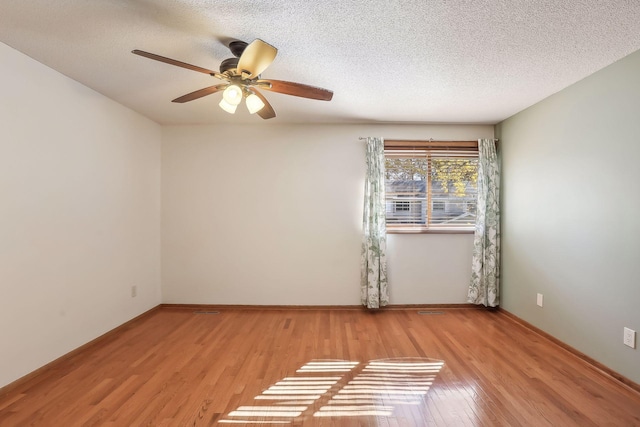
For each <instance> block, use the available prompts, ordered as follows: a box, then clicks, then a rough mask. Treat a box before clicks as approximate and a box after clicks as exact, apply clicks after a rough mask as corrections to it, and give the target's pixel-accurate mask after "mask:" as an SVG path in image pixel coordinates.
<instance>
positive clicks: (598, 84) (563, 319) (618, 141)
mask: <svg viewBox="0 0 640 427" xmlns="http://www.w3.org/2000/svg"><path fill="white" fill-rule="evenodd" d="M497 134H498V136H499V137H500V139H501V143H500V144H501V148H502V165H503V175H502V178H503V212H502V219H503V221H502V225H503V228H502V237H503V240H502V251H503V257H502V265H503V269H502V306H503V307H504V308H506V309H507V310H509V311H511V312H513V313H514V314H516V315H518V316H519V317H521V318H523V319H525V320H526V321H528V322H531V323H533V324H534V325H535V326H537V327H539V328H541V329H543V330H544V331H546V332H548V333H550V334H551V335H553V336H555V337H557V338H558V339H560V340H561V341H563V342H565V343H567V344H569V345H571V346H572V347H574V348H576V349H578V350H579V351H581V352H584V353H585V354H587V355H588V356H590V357H592V358H594V359H596V360H598V361H599V362H601V363H604V364H605V365H607V366H608V367H610V368H612V369H614V370H615V371H617V372H619V373H621V374H622V375H625V376H626V377H628V378H630V379H631V380H633V381H635V382H637V383H640V351H639V350H638V349H631V348H629V347H625V346H624V345H623V343H622V337H623V327H625V326H626V327H629V328H631V329H634V330H636V331H638V332H640V278H639V277H640V275H639V270H638V265H639V263H640V221H639V220H638V213H639V212H640V189H639V187H638V183H640V167H638V158H640V51H639V52H636V53H634V54H632V55H630V56H628V57H626V58H624V59H622V60H620V61H619V62H617V63H615V64H613V65H611V66H609V67H607V68H605V69H603V70H601V71H599V72H597V73H595V74H593V75H591V76H590V77H587V78H586V79H584V80H582V81H580V82H578V83H576V84H574V85H573V86H571V87H569V88H567V89H565V90H563V91H561V92H558V93H557V94H555V95H553V96H551V97H549V98H547V99H545V100H544V101H542V102H540V103H538V104H536V105H534V106H533V107H530V108H529V109H527V110H525V111H523V112H521V113H519V114H517V115H515V116H513V117H511V118H510V119H508V120H506V121H505V122H503V123H501V124H500V125H499V126H498V128H497ZM537 293H542V294H543V295H544V307H543V308H540V307H537V306H536V294H537Z"/></svg>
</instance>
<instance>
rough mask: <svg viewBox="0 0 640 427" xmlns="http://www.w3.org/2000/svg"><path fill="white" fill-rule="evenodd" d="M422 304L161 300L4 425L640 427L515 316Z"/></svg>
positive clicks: (618, 389) (8, 414)
mask: <svg viewBox="0 0 640 427" xmlns="http://www.w3.org/2000/svg"><path fill="white" fill-rule="evenodd" d="M196 311H197V310H196ZM418 311H419V310H416V309H407V310H388V311H381V312H376V313H368V312H364V311H362V310H353V309H352V310H337V309H334V310H323V309H314V310H258V309H251V310H246V309H244V310H243V309H237V308H236V309H220V310H219V313H218V314H208V313H202V312H201V313H194V310H186V309H175V308H174V309H169V308H162V309H160V310H156V311H155V312H153V313H151V314H150V315H149V316H146V317H144V318H142V319H140V320H138V321H135V322H133V324H131V325H129V326H127V327H126V328H124V329H123V331H122V332H120V333H117V334H113V336H110V337H109V338H108V339H106V340H104V341H103V342H101V343H100V345H97V346H94V347H92V348H89V349H87V350H84V351H82V352H80V353H79V354H76V355H74V356H73V357H71V358H68V359H67V360H65V361H64V362H63V363H60V364H55V365H54V366H53V368H52V369H47V370H45V371H44V372H42V373H41V374H40V375H37V376H35V377H33V378H31V379H29V380H28V381H26V382H24V383H22V384H20V385H19V386H18V387H14V388H12V389H11V390H10V391H9V392H8V393H5V394H4V395H0V426H28V425H40V426H65V427H66V426H99V425H105V426H210V425H219V426H225V425H294V426H302V425H304V426H307V425H308V426H431V425H433V426H536V427H538V426H581V427H583V426H607V425H610V426H640V394H639V393H637V392H635V391H633V390H630V389H629V388H627V387H625V386H623V385H621V384H620V383H618V382H616V381H614V380H612V379H611V378H610V377H608V376H605V375H602V374H601V373H600V372H598V371H597V370H595V369H592V368H590V367H589V366H588V365H586V364H585V363H583V362H582V361H581V360H579V359H577V358H576V357H575V356H573V355H571V354H570V353H568V352H567V351H566V350H564V349H562V348H560V347H558V346H556V345H555V344H553V343H551V342H549V341H548V340H546V339H545V338H543V337H541V336H539V335H537V334H535V333H533V332H531V331H530V330H528V329H526V328H524V327H522V326H521V325H519V324H517V323H515V322H514V321H513V320H512V319H510V318H508V317H507V316H505V315H503V314H501V313H499V312H490V311H485V310H474V309H441V310H440V309H439V310H438V311H437V312H436V314H430V315H421V314H418ZM438 313H440V314H438Z"/></svg>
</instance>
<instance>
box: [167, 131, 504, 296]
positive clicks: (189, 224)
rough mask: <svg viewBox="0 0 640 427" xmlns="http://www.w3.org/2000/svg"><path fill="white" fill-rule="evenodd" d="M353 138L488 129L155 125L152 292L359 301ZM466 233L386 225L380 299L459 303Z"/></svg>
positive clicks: (361, 168)
mask: <svg viewBox="0 0 640 427" xmlns="http://www.w3.org/2000/svg"><path fill="white" fill-rule="evenodd" d="M360 136H382V137H385V138H402V139H419V138H434V139H447V140H448V139H451V140H456V139H458V140H465V139H467V140H468V139H477V138H480V137H492V136H493V127H492V126H436V125H432V126H427V125H424V126H412V125H366V126H365V125H290V126H286V125H278V124H277V123H273V122H272V123H268V124H263V123H261V124H259V125H254V126H201V127H197V126H181V127H165V128H163V145H162V164H163V167H162V259H163V263H162V267H163V269H162V294H163V301H164V302H167V303H207V304H293V305H308V304H321V305H333V304H336V305H349V304H359V281H360V267H359V265H360V264H359V263H360V242H361V224H362V199H363V185H364V173H365V162H364V142H363V141H360V140H358V137H360ZM472 241H473V236H472V235H471V234H468V235H435V234H429V235H390V236H389V238H388V247H389V250H388V264H389V283H390V287H391V291H390V292H391V302H392V303H394V304H420V303H463V302H465V298H466V290H467V285H468V282H469V277H470V263H471V250H472V243H473V242H472Z"/></svg>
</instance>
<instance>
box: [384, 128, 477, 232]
mask: <svg viewBox="0 0 640 427" xmlns="http://www.w3.org/2000/svg"><path fill="white" fill-rule="evenodd" d="M384 152H385V168H386V170H385V187H386V189H385V191H386V217H387V231H388V232H390V233H393V232H428V231H454V232H459V231H473V229H474V226H475V219H476V196H477V181H478V143H477V142H475V141H456V142H442V141H385V150H384Z"/></svg>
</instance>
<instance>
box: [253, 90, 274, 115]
mask: <svg viewBox="0 0 640 427" xmlns="http://www.w3.org/2000/svg"><path fill="white" fill-rule="evenodd" d="M253 93H255V94H256V96H257V97H258V98H260V100H261V101H262V102H264V107H262V108H261V109H260V111H258V112H257V113H256V114H258V115H259V116H260V117H262V118H263V119H265V120H267V119H272V118H274V117H275V116H276V112H275V111H274V109H273V107H272V106H271V104H269V101H267V98H265V97H264V95H263V94H261V93H260V92H259V91H258V90H256V89H255V88H253Z"/></svg>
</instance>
